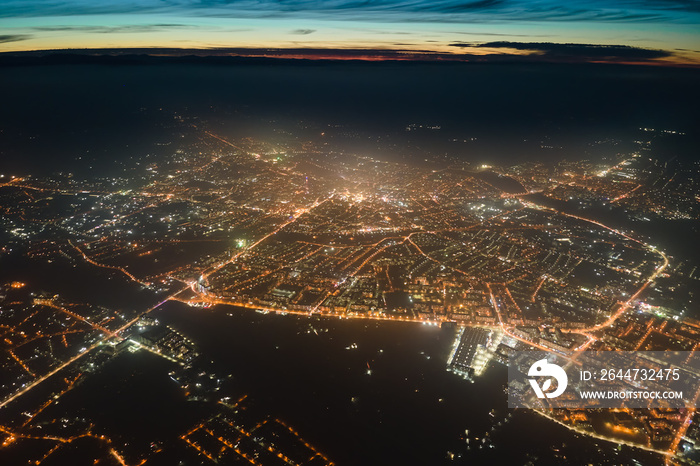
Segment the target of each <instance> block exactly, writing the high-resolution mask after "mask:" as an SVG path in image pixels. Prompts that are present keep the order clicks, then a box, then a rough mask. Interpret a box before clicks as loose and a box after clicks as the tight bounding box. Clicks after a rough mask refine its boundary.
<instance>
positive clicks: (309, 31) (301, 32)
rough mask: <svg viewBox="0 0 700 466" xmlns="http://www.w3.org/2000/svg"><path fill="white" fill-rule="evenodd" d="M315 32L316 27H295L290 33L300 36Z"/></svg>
mask: <svg viewBox="0 0 700 466" xmlns="http://www.w3.org/2000/svg"><path fill="white" fill-rule="evenodd" d="M314 32H316V29H295V30H293V31H292V32H291V33H290V34H300V35H302V36H307V35H309V34H313V33H314Z"/></svg>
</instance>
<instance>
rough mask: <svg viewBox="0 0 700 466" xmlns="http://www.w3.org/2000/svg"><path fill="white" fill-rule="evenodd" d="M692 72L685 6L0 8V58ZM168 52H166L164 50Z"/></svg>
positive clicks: (253, 3) (223, 3) (520, 2)
mask: <svg viewBox="0 0 700 466" xmlns="http://www.w3.org/2000/svg"><path fill="white" fill-rule="evenodd" d="M154 47H156V48H168V49H198V50H202V49H204V50H206V51H208V52H209V53H213V54H214V53H219V54H221V53H224V54H232V55H252V56H280V55H281V56H287V57H290V58H362V59H375V60H376V59H387V58H389V59H422V60H431V59H432V60H438V59H440V60H446V59H448V60H460V61H479V62H483V61H507V60H510V61H534V62H537V61H546V62H616V63H644V64H662V65H685V66H688V65H690V66H700V2H697V1H694V0H609V1H604V0H570V1H565V2H556V1H553V0H533V1H526V0H473V1H469V0H462V1H459V0H441V1H433V2H422V1H413V0H376V1H356V0H330V1H313V0H239V1H236V0H113V1H105V2H103V1H94V0H73V1H61V0H3V1H2V5H1V6H0V52H13V51H14V52H17V51H31V50H51V49H124V48H154ZM167 53H172V52H167Z"/></svg>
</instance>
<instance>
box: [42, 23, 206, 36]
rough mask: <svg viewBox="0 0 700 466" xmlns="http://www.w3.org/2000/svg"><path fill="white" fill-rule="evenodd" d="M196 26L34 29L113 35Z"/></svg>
mask: <svg viewBox="0 0 700 466" xmlns="http://www.w3.org/2000/svg"><path fill="white" fill-rule="evenodd" d="M191 27H195V26H188V25H186V24H128V25H123V26H39V27H34V28H32V30H33V31H37V32H87V33H97V34H113V33H126V32H157V31H162V30H165V29H185V28H191Z"/></svg>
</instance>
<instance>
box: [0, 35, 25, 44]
mask: <svg viewBox="0 0 700 466" xmlns="http://www.w3.org/2000/svg"><path fill="white" fill-rule="evenodd" d="M31 38H32V36H31V34H1V35H0V44H4V43H7V42H19V41H21V40H28V39H31Z"/></svg>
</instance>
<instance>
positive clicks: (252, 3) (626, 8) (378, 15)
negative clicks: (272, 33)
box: [0, 0, 700, 24]
mask: <svg viewBox="0 0 700 466" xmlns="http://www.w3.org/2000/svg"><path fill="white" fill-rule="evenodd" d="M2 3H3V7H2V8H1V9H0V17H20V16H44V17H47V16H78V15H102V14H171V15H182V16H206V17H221V18H226V17H230V18H239V19H244V18H276V17H284V18H306V19H332V20H363V21H379V22H407V23H410V22H432V21H435V22H442V23H462V24H464V23H489V22H493V21H606V22H630V21H632V22H651V21H654V22H655V21H671V22H673V21H680V22H685V23H693V24H700V14H698V13H700V2H698V1H697V0H568V1H566V2H559V1H556V0H433V1H418V0H371V1H369V0H324V1H318V0H113V1H110V2H99V1H94V0H2Z"/></svg>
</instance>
